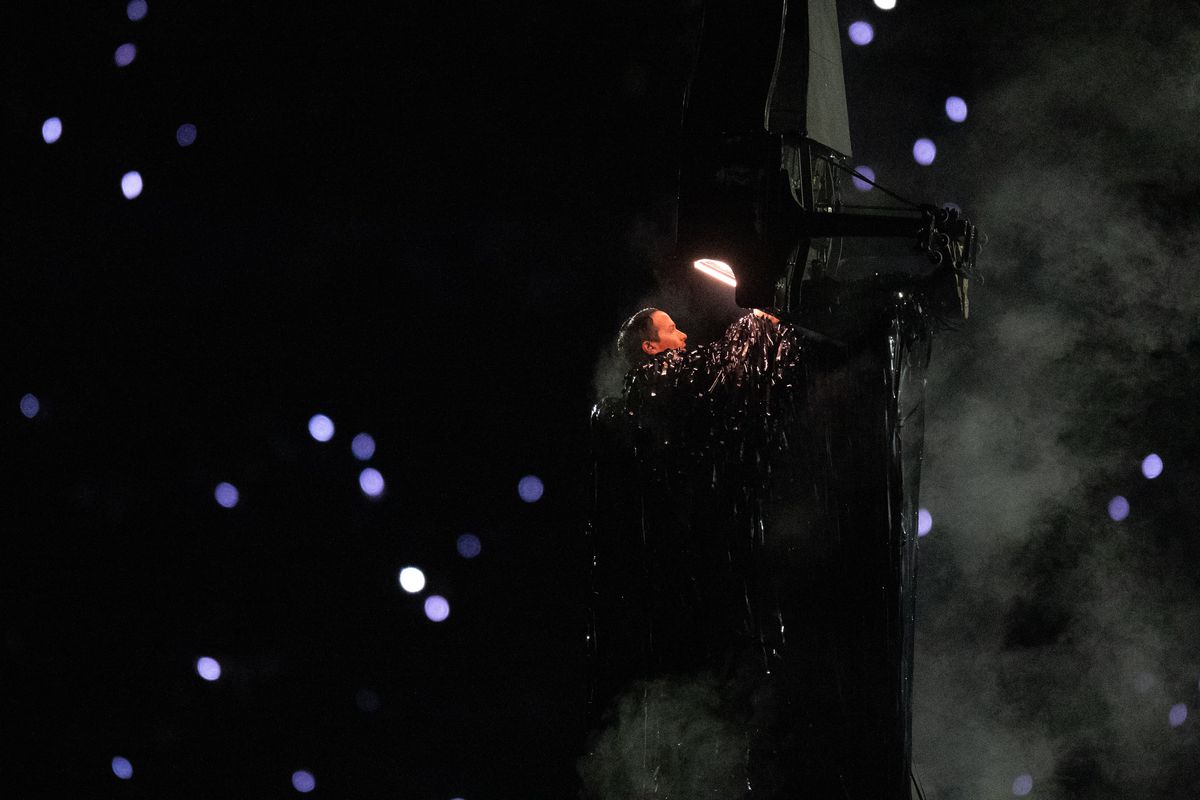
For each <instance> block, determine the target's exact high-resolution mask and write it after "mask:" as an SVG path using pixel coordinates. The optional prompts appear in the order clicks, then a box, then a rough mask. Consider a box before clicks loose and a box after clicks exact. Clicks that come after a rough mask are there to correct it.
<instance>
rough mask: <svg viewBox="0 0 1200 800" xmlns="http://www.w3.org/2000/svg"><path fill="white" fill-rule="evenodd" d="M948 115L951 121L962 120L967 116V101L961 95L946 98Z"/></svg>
mask: <svg viewBox="0 0 1200 800" xmlns="http://www.w3.org/2000/svg"><path fill="white" fill-rule="evenodd" d="M946 116H947V117H949V118H950V121H951V122H962V121H963V120H965V119H966V118H967V101H966V100H963V99H962V98H961V97H947V98H946Z"/></svg>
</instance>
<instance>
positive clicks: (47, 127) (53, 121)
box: [42, 117, 62, 144]
mask: <svg viewBox="0 0 1200 800" xmlns="http://www.w3.org/2000/svg"><path fill="white" fill-rule="evenodd" d="M60 136H62V120H61V119H59V118H58V117H50V119H48V120H46V121H45V122H43V123H42V140H43V141H44V142H45V143H46V144H54V143H55V142H57V141H58V139H59V137H60Z"/></svg>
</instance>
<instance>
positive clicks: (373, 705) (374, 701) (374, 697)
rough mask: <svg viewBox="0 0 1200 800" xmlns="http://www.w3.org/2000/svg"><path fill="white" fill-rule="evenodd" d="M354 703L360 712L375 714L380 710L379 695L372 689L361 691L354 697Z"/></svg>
mask: <svg viewBox="0 0 1200 800" xmlns="http://www.w3.org/2000/svg"><path fill="white" fill-rule="evenodd" d="M354 703H355V705H357V706H358V708H359V710H360V711H365V712H367V713H368V714H374V713H375V712H376V711H378V710H379V695H378V694H377V693H376V692H373V691H371V690H370V689H359V690H358V692H357V693H356V694H355V695H354Z"/></svg>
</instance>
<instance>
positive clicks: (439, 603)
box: [425, 594, 450, 622]
mask: <svg viewBox="0 0 1200 800" xmlns="http://www.w3.org/2000/svg"><path fill="white" fill-rule="evenodd" d="M425 616H427V617H429V621H430V622H442V621H444V620H445V619H446V617H448V616H450V603H449V602H447V600H446V598H444V597H442V596H441V595H440V594H431V595H429V597H426V598H425Z"/></svg>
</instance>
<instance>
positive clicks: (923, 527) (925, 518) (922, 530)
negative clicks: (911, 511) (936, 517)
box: [917, 508, 933, 536]
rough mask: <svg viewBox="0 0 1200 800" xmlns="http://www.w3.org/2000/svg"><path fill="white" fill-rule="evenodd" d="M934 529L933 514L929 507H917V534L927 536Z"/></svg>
mask: <svg viewBox="0 0 1200 800" xmlns="http://www.w3.org/2000/svg"><path fill="white" fill-rule="evenodd" d="M931 530H933V515H932V514H930V513H929V509H927V508H920V509H917V536H926V535H928V533H929V532H930V531H931Z"/></svg>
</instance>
